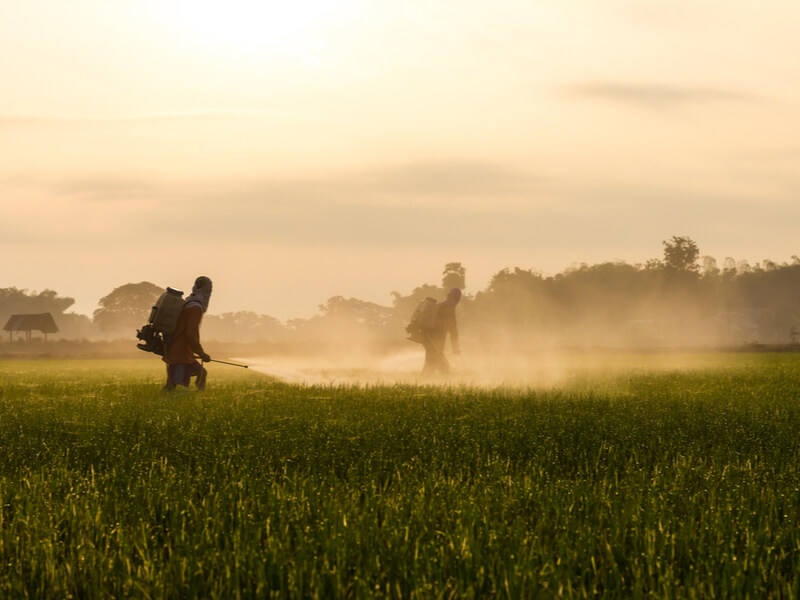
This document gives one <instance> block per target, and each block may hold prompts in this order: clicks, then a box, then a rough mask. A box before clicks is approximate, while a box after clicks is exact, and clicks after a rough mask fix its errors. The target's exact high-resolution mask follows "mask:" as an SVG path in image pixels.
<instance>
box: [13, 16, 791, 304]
mask: <svg viewBox="0 0 800 600" xmlns="http://www.w3.org/2000/svg"><path fill="white" fill-rule="evenodd" d="M798 22H800V4H798V3H797V2H795V1H794V0H774V1H770V2H767V3H761V4H757V3H753V2H749V1H746V0H727V1H722V0H704V1H700V2H697V1H690V0H669V1H667V0H652V1H648V2H641V1H638V0H611V1H609V2H603V3H598V2H593V1H591V0H576V1H574V2H569V3H567V2H562V1H560V0H540V1H537V2H531V1H515V0H508V1H504V2H501V3H485V2H472V1H461V2H439V3H430V2H422V1H418V0H404V1H402V2H401V1H396V2H395V1H386V2H380V3H376V2H367V1H366V0H336V1H329V2H328V1H325V0H308V1H304V0H297V1H295V2H290V3H289V2H264V1H262V2H256V1H254V0H253V1H248V0H225V1H224V2H223V1H221V0H220V1H219V2H215V1H211V0H194V1H192V2H189V1H180V0H159V1H156V0H130V1H122V0H102V1H101V0H76V1H74V2H69V3H67V2H62V1H58V0H28V1H26V2H13V3H12V2H7V3H3V4H0V56H2V60H0V81H2V83H3V90H4V91H3V94H2V95H0V209H2V213H1V214H2V222H3V233H2V235H0V253H2V255H3V256H4V257H6V260H5V261H4V266H3V269H2V271H0V273H1V275H0V287H10V286H16V287H18V288H28V289H33V290H37V289H38V290H41V289H44V288H46V287H48V288H52V289H55V290H57V291H58V292H59V293H60V294H62V295H65V296H70V297H74V298H75V299H76V301H77V302H76V305H75V307H74V309H75V310H76V311H77V312H81V313H85V314H91V312H92V311H93V310H94V308H95V303H96V302H97V299H98V298H101V297H102V296H104V295H105V294H107V293H108V292H109V291H110V290H111V289H113V288H115V287H116V286H119V285H122V284H124V283H127V282H137V281H154V282H158V283H161V284H167V285H175V286H184V287H187V286H190V285H191V281H193V279H194V277H195V276H196V275H198V274H201V273H204V274H207V275H209V276H210V277H211V278H212V279H213V280H214V282H215V294H214V298H213V300H212V307H211V312H214V313H221V312H225V311H232V310H242V309H246V310H254V311H257V312H259V313H266V314H270V315H274V316H276V317H278V318H281V319H287V318H292V317H306V316H309V315H310V314H312V313H313V312H314V311H315V310H316V307H317V305H318V304H320V303H321V302H323V301H324V300H325V299H326V298H328V297H330V296H334V295H345V296H348V297H349V296H354V297H358V298H361V299H364V300H369V301H373V302H379V303H382V304H388V303H389V302H390V297H389V292H390V291H392V290H394V289H396V290H400V291H402V292H404V293H405V292H408V291H410V289H411V288H413V287H414V286H417V285H419V284H420V283H422V282H425V281H427V282H430V283H436V282H438V280H439V278H440V272H441V266H442V265H443V264H445V263H446V262H448V261H460V262H462V263H463V264H464V265H465V267H467V269H468V281H467V285H468V291H472V292H474V291H475V290H477V289H481V288H483V287H484V286H485V285H486V283H487V282H488V280H489V278H490V277H491V276H492V275H493V274H494V273H496V272H497V271H499V270H500V269H502V268H504V267H513V266H520V267H522V268H525V269H528V268H534V269H537V270H540V271H543V272H545V273H553V272H558V271H561V270H563V269H564V268H566V267H568V266H569V265H570V264H572V263H575V262H590V263H595V262H602V261H609V260H615V259H622V260H625V261H628V262H631V263H636V262H644V261H646V260H647V259H649V258H653V257H658V256H660V254H661V246H660V242H661V240H665V239H668V238H669V237H670V236H672V235H675V234H679V235H688V236H691V237H692V238H694V239H695V240H698V242H700V244H701V248H702V252H703V254H708V255H711V256H714V257H716V258H717V259H718V260H720V261H721V260H722V259H724V258H725V257H726V256H732V257H735V258H736V259H749V260H762V259H765V258H769V259H773V260H776V261H785V260H788V259H789V257H790V256H792V255H794V254H800V251H799V250H800V249H799V248H798V242H797V233H796V226H795V224H796V223H797V222H798V218H800V202H798V195H799V194H800V144H799V143H798V141H797V140H798V139H800V83H798V82H800V61H798V60H797V57H798V56H800V38H798V37H797V35H796V25H797V23H798Z"/></svg>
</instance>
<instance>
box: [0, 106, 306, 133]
mask: <svg viewBox="0 0 800 600" xmlns="http://www.w3.org/2000/svg"><path fill="white" fill-rule="evenodd" d="M318 118H319V115H315V114H311V113H307V112H300V111H280V110H250V109H224V108H204V109H198V110H186V111H164V112H151V113H138V114H116V115H106V116H69V115H51V116H45V115H0V129H10V128H37V127H81V126H88V125H91V126H96V125H113V124H126V123H127V124H135V125H141V124H147V123H153V124H161V123H169V122H176V123H180V122H212V121H223V120H271V119H280V120H285V119H297V120H316V119H318Z"/></svg>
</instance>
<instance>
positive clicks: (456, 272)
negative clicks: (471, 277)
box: [442, 262, 467, 291]
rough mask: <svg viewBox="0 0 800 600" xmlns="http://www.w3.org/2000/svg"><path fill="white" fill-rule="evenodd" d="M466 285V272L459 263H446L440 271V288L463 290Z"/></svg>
mask: <svg viewBox="0 0 800 600" xmlns="http://www.w3.org/2000/svg"><path fill="white" fill-rule="evenodd" d="M466 285H467V270H466V269H465V268H464V267H463V266H461V263H460V262H451V263H447V264H446V265H445V266H444V271H442V287H443V288H444V289H445V290H448V291H449V290H452V289H453V288H459V289H461V290H463V289H464V288H465V287H466Z"/></svg>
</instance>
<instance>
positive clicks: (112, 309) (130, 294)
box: [94, 281, 164, 333]
mask: <svg viewBox="0 0 800 600" xmlns="http://www.w3.org/2000/svg"><path fill="white" fill-rule="evenodd" d="M163 292H164V288H162V287H159V286H157V285H155V284H153V283H150V282H148V281H142V282H141V283H126V284H125V285H121V286H120V287H118V288H115V289H114V290H113V291H112V292H111V293H110V294H108V295H107V296H104V297H103V298H100V300H99V301H98V304H99V305H100V307H99V308H98V309H97V310H95V311H94V322H95V323H96V324H97V326H98V327H100V329H101V330H103V331H125V330H128V331H130V332H132V333H135V331H136V329H137V328H139V327H141V326H142V325H144V324H145V323H146V322H147V319H148V317H149V316H150V309H151V308H152V307H153V305H154V304H155V303H156V300H158V297H159V296H160V295H161V294H162V293H163Z"/></svg>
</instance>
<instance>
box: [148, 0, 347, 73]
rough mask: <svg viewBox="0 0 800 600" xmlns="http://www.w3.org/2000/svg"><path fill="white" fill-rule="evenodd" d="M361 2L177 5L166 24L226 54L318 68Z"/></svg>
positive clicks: (203, 1) (164, 13)
mask: <svg viewBox="0 0 800 600" xmlns="http://www.w3.org/2000/svg"><path fill="white" fill-rule="evenodd" d="M360 2H361V0H291V1H287V0H176V1H174V2H170V3H165V4H164V5H162V6H161V8H160V11H161V18H162V20H164V21H166V25H167V26H168V27H169V29H170V30H171V32H172V33H174V34H176V35H177V37H178V38H179V39H180V40H181V41H183V42H185V43H191V44H193V45H197V46H200V47H203V48H206V49H207V50H209V51H211V52H214V53H220V54H233V55H254V54H256V55H261V54H282V55H291V56H296V57H300V58H303V59H304V60H307V61H312V62H317V61H318V60H319V59H320V58H321V57H320V54H321V53H324V51H325V49H326V47H327V45H328V41H329V40H328V38H329V37H330V36H331V35H332V34H334V33H335V32H336V30H338V29H341V28H343V27H346V26H347V25H348V23H349V22H350V21H352V20H353V19H354V18H355V17H357V15H358V14H359V8H360V7H359V4H360Z"/></svg>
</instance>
